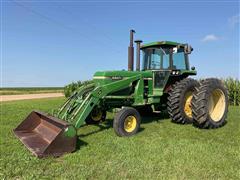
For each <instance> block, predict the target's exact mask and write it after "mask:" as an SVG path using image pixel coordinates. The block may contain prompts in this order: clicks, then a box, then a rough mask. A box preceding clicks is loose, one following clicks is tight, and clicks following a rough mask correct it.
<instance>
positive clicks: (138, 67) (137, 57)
mask: <svg viewBox="0 0 240 180" xmlns="http://www.w3.org/2000/svg"><path fill="white" fill-rule="evenodd" d="M135 43H136V44H137V51H136V71H140V46H141V43H142V40H136V41H135Z"/></svg>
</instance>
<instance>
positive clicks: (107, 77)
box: [93, 70, 152, 85]
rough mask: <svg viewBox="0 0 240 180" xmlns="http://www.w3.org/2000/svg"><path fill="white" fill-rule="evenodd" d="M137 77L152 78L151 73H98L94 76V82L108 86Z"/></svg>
mask: <svg viewBox="0 0 240 180" xmlns="http://www.w3.org/2000/svg"><path fill="white" fill-rule="evenodd" d="M137 75H142V76H143V77H152V72H151V71H125V70H122V71H98V72H96V73H95V74H94V76H93V80H94V82H95V83H96V84H99V85H102V84H108V83H110V82H113V81H118V80H122V79H126V78H128V77H133V76H137Z"/></svg>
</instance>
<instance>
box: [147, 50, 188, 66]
mask: <svg viewBox="0 0 240 180" xmlns="http://www.w3.org/2000/svg"><path fill="white" fill-rule="evenodd" d="M186 62H187V56H186V55H185V53H184V50H183V48H179V49H175V48H173V49H172V48H147V49H144V50H143V70H160V69H161V70H168V69H187V63H186Z"/></svg>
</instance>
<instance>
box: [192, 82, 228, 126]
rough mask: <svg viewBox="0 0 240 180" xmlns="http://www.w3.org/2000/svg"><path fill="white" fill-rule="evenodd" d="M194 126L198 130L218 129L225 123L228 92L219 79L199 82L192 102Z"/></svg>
mask: <svg viewBox="0 0 240 180" xmlns="http://www.w3.org/2000/svg"><path fill="white" fill-rule="evenodd" d="M192 107H193V119H194V125H196V126H197V127H200V128H218V127H221V126H223V125H224V124H225V123H226V118H227V112H228V92H227V89H226V88H225V87H224V85H223V83H222V82H221V81H220V80H219V79H215V78H210V79H206V80H203V81H201V82H200V86H199V88H197V91H196V92H195V93H194V96H193V100H192Z"/></svg>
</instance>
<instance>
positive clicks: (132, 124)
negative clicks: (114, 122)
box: [124, 116, 137, 132]
mask: <svg viewBox="0 0 240 180" xmlns="http://www.w3.org/2000/svg"><path fill="white" fill-rule="evenodd" d="M136 127H137V119H136V118H135V117H134V116H128V117H127V118H126V119H125V121H124V130H125V131H127V132H133V131H134V130H135V128H136Z"/></svg>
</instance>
